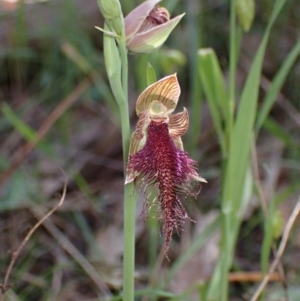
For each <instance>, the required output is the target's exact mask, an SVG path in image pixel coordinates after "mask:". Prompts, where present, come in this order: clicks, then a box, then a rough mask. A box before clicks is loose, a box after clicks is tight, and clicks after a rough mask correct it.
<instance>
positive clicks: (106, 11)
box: [98, 0, 122, 19]
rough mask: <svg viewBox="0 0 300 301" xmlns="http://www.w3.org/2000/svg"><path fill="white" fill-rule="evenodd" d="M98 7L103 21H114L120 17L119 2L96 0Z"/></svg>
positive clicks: (117, 0)
mask: <svg viewBox="0 0 300 301" xmlns="http://www.w3.org/2000/svg"><path fill="white" fill-rule="evenodd" d="M98 6H99V8H100V11H101V13H102V15H103V17H104V18H105V19H114V18H117V17H121V16H122V10H121V5H120V2H119V0H109V1H107V0H98Z"/></svg>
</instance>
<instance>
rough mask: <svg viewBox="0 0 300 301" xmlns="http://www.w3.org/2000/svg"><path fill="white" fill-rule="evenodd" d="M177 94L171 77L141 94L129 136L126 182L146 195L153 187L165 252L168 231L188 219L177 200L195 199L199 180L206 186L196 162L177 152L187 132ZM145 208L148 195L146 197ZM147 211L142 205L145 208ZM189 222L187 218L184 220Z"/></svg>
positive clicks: (184, 116) (180, 201) (184, 112)
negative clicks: (133, 126) (178, 106)
mask: <svg viewBox="0 0 300 301" xmlns="http://www.w3.org/2000/svg"><path fill="white" fill-rule="evenodd" d="M179 95H180V86H179V84H178V81H177V77H176V74H174V75H170V76H167V77H164V78H163V79H161V80H159V81H158V82H156V83H154V84H152V85H151V86H149V87H148V88H147V89H146V90H144V91H143V92H142V94H141V95H140V96H139V98H138V100H137V103H136V113H137V116H138V117H139V120H138V123H137V126H136V130H135V131H134V133H133V134H132V137H131V142H130V150H129V160H128V165H127V171H126V180H125V184H126V183H130V182H132V181H134V183H135V187H136V189H137V190H141V191H142V192H144V193H145V194H146V190H147V189H148V188H149V187H150V188H158V191H159V192H158V196H156V198H155V200H154V201H157V202H158V207H159V218H160V220H161V221H162V223H163V226H162V232H163V234H164V236H165V253H166V252H167V250H168V248H169V244H170V242H171V238H172V233H173V230H174V229H175V230H176V231H177V232H179V230H180V229H181V227H182V225H183V223H184V221H185V220H187V219H190V218H189V216H188V214H187V212H186V211H185V209H184V207H183V205H182V201H183V200H185V199H186V198H187V197H189V196H192V197H196V196H197V195H198V193H199V192H200V189H199V188H200V186H201V185H200V182H206V181H205V179H203V178H202V177H201V176H200V175H199V174H198V173H197V171H196V162H195V161H194V160H192V159H191V158H190V157H189V156H188V154H187V153H186V152H185V151H184V150H183V144H182V141H181V136H182V135H183V134H184V133H185V132H186V131H187V129H188V125H189V116H188V112H187V110H186V109H185V108H184V109H183V112H181V113H177V114H171V113H173V111H174V110H175V107H176V105H177V102H178V99H179ZM145 202H146V205H147V203H148V202H149V197H146V200H145ZM146 207H147V206H146ZM190 220H191V219H190Z"/></svg>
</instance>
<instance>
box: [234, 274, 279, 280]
mask: <svg viewBox="0 0 300 301" xmlns="http://www.w3.org/2000/svg"><path fill="white" fill-rule="evenodd" d="M263 278H264V274H263V273H262V272H235V273H230V274H229V276H228V280H229V282H259V281H262V279H263ZM269 281H281V275H280V274H279V273H272V274H270V279H269Z"/></svg>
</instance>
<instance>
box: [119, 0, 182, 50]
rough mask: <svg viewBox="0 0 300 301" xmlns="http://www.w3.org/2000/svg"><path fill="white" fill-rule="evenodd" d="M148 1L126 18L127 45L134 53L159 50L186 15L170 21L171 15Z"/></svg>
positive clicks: (152, 0)
mask: <svg viewBox="0 0 300 301" xmlns="http://www.w3.org/2000/svg"><path fill="white" fill-rule="evenodd" d="M160 1H161V0H148V1H145V2H144V3H142V4H141V5H139V6H138V7H136V8H135V9H134V10H133V11H132V12H131V13H129V15H127V17H126V18H125V32H126V45H127V48H128V50H129V51H130V52H132V53H148V52H152V51H154V50H156V49H157V48H159V47H160V46H161V45H162V44H163V43H164V42H165V40H166V39H167V38H168V36H169V34H170V33H171V31H172V30H173V29H174V27H175V26H176V25H177V24H178V23H179V21H180V20H181V18H182V17H183V16H184V14H181V15H179V16H177V17H175V18H173V19H171V20H170V14H169V12H168V11H167V9H165V8H164V7H160V6H158V5H157V4H158V3H159V2H160Z"/></svg>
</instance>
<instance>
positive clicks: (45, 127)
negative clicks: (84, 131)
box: [0, 79, 90, 186]
mask: <svg viewBox="0 0 300 301" xmlns="http://www.w3.org/2000/svg"><path fill="white" fill-rule="evenodd" d="M89 85H90V80H89V79H85V80H83V81H82V82H81V83H80V84H79V85H78V86H77V87H76V88H75V89H74V90H73V91H72V92H71V93H70V94H69V95H68V96H67V97H66V98H65V99H63V100H62V102H61V103H60V104H59V105H58V106H57V107H56V108H55V109H54V110H53V111H52V113H51V114H50V115H49V116H48V118H47V119H46V120H45V122H44V123H43V124H42V126H41V127H40V128H39V130H38V131H37V133H36V135H35V137H34V138H33V140H31V141H28V142H27V143H26V144H25V145H24V146H23V147H21V149H20V151H19V152H18V153H17V156H16V159H15V160H14V161H13V163H12V164H11V165H10V166H9V167H8V169H6V170H5V171H4V172H3V173H2V174H1V175H0V186H1V185H2V184H3V183H4V182H5V181H6V180H7V179H8V178H9V177H10V176H11V175H12V173H13V172H14V171H15V170H16V169H17V168H18V167H19V166H20V164H21V163H22V162H23V160H24V159H25V158H26V157H27V156H28V155H29V154H30V153H31V152H32V151H33V150H34V148H35V146H36V145H37V144H38V142H39V141H40V140H41V139H42V138H43V137H44V136H45V135H46V134H47V132H48V131H49V129H50V128H51V127H52V126H53V124H54V123H55V122H56V121H57V119H58V118H59V117H60V116H61V115H62V114H63V113H64V112H65V111H66V110H67V109H68V108H69V107H70V106H71V105H72V104H73V103H74V102H75V101H76V100H77V99H78V97H79V96H80V95H81V94H82V93H83V92H84V91H85V90H86V89H87V88H88V87H89Z"/></svg>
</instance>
